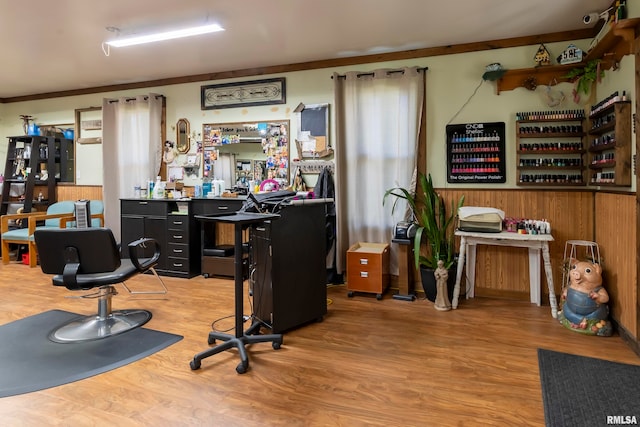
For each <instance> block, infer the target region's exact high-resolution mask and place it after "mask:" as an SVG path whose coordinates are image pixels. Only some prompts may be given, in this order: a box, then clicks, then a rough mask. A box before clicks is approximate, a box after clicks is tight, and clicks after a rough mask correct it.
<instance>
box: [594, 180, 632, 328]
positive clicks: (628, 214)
mask: <svg viewBox="0 0 640 427" xmlns="http://www.w3.org/2000/svg"><path fill="white" fill-rule="evenodd" d="M595 196H596V197H595V215H596V217H595V220H596V238H595V241H596V242H597V243H598V246H600V256H601V257H602V267H603V271H604V286H605V288H606V289H607V292H608V293H609V298H610V300H609V309H610V310H611V316H612V317H613V318H614V319H616V321H617V322H618V324H619V326H621V327H623V328H624V329H625V330H626V332H627V333H628V334H630V335H631V336H633V337H635V338H636V340H637V339H638V337H639V334H638V305H637V301H638V285H637V283H638V280H637V273H636V263H635V260H636V246H637V245H636V195H635V193H632V194H629V193H624V194H622V193H596V195H595Z"/></svg>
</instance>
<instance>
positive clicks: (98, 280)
mask: <svg viewBox="0 0 640 427" xmlns="http://www.w3.org/2000/svg"><path fill="white" fill-rule="evenodd" d="M34 238H35V241H36V245H37V248H38V254H39V255H40V266H41V268H42V272H43V273H46V274H54V275H55V276H53V279H52V280H53V284H54V285H55V286H65V287H66V288H67V289H69V290H72V291H78V290H88V289H93V288H98V292H96V293H93V294H90V295H84V296H83V297H84V298H97V299H98V313H97V314H94V315H90V316H80V317H78V318H75V319H73V320H71V321H70V322H68V323H66V324H64V325H62V326H60V327H57V328H56V329H55V330H53V331H52V332H51V334H50V335H49V338H50V339H51V340H52V341H55V342H61V343H67V342H77V341H88V340H96V339H101V338H107V337H110V336H114V335H117V334H121V333H123V332H126V331H129V330H131V329H134V328H137V327H139V326H142V325H144V324H145V323H147V322H148V321H149V319H151V313H150V312H149V311H147V310H118V311H112V310H111V297H112V296H113V295H116V294H117V292H116V289H115V287H114V285H115V284H117V283H121V282H124V281H125V280H127V279H129V278H131V277H133V276H135V275H137V274H140V273H145V272H147V271H149V270H152V271H153V272H154V273H155V271H154V270H153V267H154V266H155V265H156V264H157V261H158V258H159V257H160V245H159V243H158V242H157V241H156V240H154V239H150V238H143V239H139V240H136V241H134V242H131V243H130V244H129V245H128V247H129V258H128V259H126V258H125V259H120V248H119V247H118V245H117V244H116V241H115V239H114V237H113V233H112V232H111V230H110V229H108V228H101V227H94V228H78V229H64V228H62V229H51V230H37V231H36V232H35V233H34ZM149 246H152V248H155V250H154V254H153V255H152V256H151V257H150V258H141V257H139V254H141V253H142V251H143V249H145V248H147V247H149Z"/></svg>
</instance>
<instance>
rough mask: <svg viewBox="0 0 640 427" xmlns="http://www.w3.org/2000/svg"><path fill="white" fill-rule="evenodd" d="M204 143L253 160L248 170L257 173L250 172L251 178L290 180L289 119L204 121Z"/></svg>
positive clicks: (244, 159) (241, 157)
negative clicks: (228, 121) (205, 122)
mask: <svg viewBox="0 0 640 427" xmlns="http://www.w3.org/2000/svg"><path fill="white" fill-rule="evenodd" d="M202 145H203V147H204V148H205V149H206V148H207V147H215V148H216V149H218V150H219V151H220V153H230V154H232V155H234V157H235V159H237V160H243V161H245V162H246V161H252V162H253V163H252V165H251V167H250V170H249V171H247V172H250V173H252V175H253V176H247V178H248V179H250V180H254V181H256V182H258V183H259V182H262V181H264V180H266V179H274V180H276V181H278V183H279V184H280V185H281V186H283V185H284V186H286V185H288V183H289V120H272V121H264V122H241V123H210V124H204V125H202ZM214 174H215V172H214Z"/></svg>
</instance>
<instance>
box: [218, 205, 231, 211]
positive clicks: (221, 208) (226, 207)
mask: <svg viewBox="0 0 640 427" xmlns="http://www.w3.org/2000/svg"><path fill="white" fill-rule="evenodd" d="M227 209H229V206H218V210H221V211H226V210H227Z"/></svg>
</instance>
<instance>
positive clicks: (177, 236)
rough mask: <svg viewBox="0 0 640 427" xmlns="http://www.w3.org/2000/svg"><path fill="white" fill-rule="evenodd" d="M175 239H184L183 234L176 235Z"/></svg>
mask: <svg viewBox="0 0 640 427" xmlns="http://www.w3.org/2000/svg"><path fill="white" fill-rule="evenodd" d="M173 238H174V239H182V234H174V235H173Z"/></svg>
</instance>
